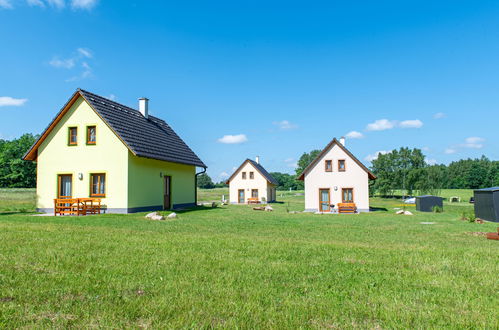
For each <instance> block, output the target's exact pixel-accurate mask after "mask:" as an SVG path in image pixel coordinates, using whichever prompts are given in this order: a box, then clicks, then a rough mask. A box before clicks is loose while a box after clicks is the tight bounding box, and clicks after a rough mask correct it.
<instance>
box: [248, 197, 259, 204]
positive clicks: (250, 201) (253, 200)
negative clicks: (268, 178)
mask: <svg viewBox="0 0 499 330" xmlns="http://www.w3.org/2000/svg"><path fill="white" fill-rule="evenodd" d="M248 204H260V201H259V200H258V197H250V198H248Z"/></svg>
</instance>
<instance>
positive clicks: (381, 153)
mask: <svg viewBox="0 0 499 330" xmlns="http://www.w3.org/2000/svg"><path fill="white" fill-rule="evenodd" d="M388 153H390V151H387V150H379V151H376V152H375V153H374V154H371V155H367V156H366V157H365V158H364V159H365V160H367V161H368V162H372V161H373V160H375V159H377V158H378V156H379V155H386V154H388Z"/></svg>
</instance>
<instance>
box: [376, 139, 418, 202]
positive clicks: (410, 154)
mask: <svg viewBox="0 0 499 330" xmlns="http://www.w3.org/2000/svg"><path fill="white" fill-rule="evenodd" d="M426 166H427V164H426V162H425V157H424V155H423V153H422V152H421V150H420V149H417V148H414V149H409V148H406V147H402V148H400V149H399V150H392V151H391V152H389V153H387V154H380V155H378V157H377V158H376V159H374V160H373V161H372V166H371V170H372V171H373V173H374V174H375V175H376V176H377V180H376V181H375V183H374V184H373V185H372V188H373V189H374V191H376V192H378V193H380V194H382V195H389V194H390V195H393V191H394V190H395V189H404V192H405V191H407V193H408V194H412V191H413V190H414V189H415V188H416V186H417V184H418V182H419V181H420V180H421V178H424V177H425V176H424V174H423V172H422V171H417V170H419V169H423V168H425V167H426Z"/></svg>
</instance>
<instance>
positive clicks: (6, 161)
mask: <svg viewBox="0 0 499 330" xmlns="http://www.w3.org/2000/svg"><path fill="white" fill-rule="evenodd" d="M37 138H38V137H37V136H34V135H33V134H24V135H23V136H21V137H20V138H18V139H14V140H12V141H6V140H0V187H4V188H5V187H8V188H33V187H35V186H36V163H34V162H29V161H24V160H22V157H23V155H24V154H25V153H26V151H28V149H29V148H30V147H31V146H32V145H33V143H35V141H36V139H37Z"/></svg>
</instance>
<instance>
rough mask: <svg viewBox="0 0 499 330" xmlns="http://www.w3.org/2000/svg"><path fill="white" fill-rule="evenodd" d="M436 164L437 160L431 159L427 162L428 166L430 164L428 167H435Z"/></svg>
mask: <svg viewBox="0 0 499 330" xmlns="http://www.w3.org/2000/svg"><path fill="white" fill-rule="evenodd" d="M436 163H437V160H436V159H432V158H430V159H427V160H426V164H428V165H435V164H436Z"/></svg>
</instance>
